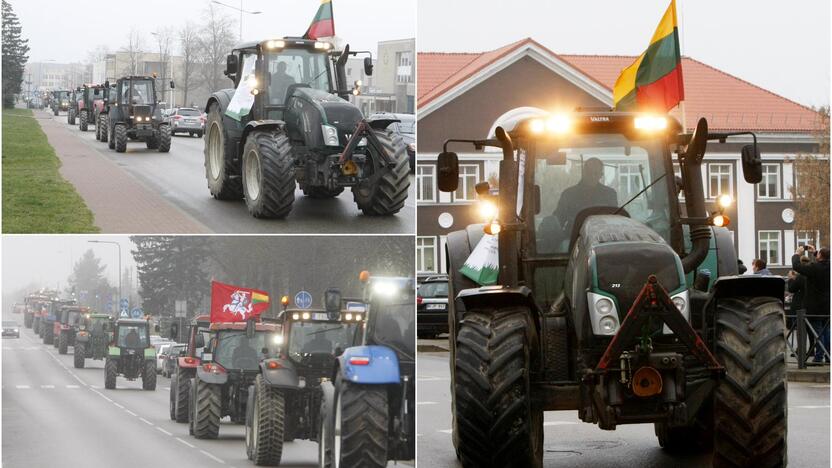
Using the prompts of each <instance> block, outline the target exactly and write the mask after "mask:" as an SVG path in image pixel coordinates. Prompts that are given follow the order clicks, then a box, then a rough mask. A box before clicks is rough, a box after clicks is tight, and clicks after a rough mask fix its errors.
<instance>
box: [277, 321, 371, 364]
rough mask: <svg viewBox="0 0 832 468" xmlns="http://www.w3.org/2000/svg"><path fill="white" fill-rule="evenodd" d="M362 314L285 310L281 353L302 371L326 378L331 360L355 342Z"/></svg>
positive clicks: (332, 362)
mask: <svg viewBox="0 0 832 468" xmlns="http://www.w3.org/2000/svg"><path fill="white" fill-rule="evenodd" d="M365 318H366V317H365V314H364V313H363V312H362V311H360V310H354V311H349V310H346V309H341V308H340V307H338V308H334V309H333V311H330V312H327V311H326V309H287V310H286V311H285V315H284V332H283V337H284V338H283V339H284V344H283V353H284V354H285V355H286V356H287V357H288V359H289V360H291V361H292V362H293V363H294V364H295V365H296V366H298V367H299V368H305V369H306V370H305V371H303V374H304V376H305V377H306V378H307V379H314V378H316V377H315V376H310V375H307V373H308V372H314V370H315V369H317V370H318V371H320V375H319V376H318V377H329V374H331V372H332V366H333V364H334V363H335V358H336V357H337V356H338V355H340V354H341V353H342V352H343V351H344V350H345V349H347V348H348V347H350V346H353V345H354V344H355V342H356V340H357V339H358V337H359V335H360V333H361V328H362V325H363V324H364V320H365Z"/></svg>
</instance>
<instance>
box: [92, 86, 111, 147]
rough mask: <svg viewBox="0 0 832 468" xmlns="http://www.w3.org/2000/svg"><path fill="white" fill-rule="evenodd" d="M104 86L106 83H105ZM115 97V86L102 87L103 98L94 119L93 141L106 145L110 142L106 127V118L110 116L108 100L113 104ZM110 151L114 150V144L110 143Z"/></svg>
mask: <svg viewBox="0 0 832 468" xmlns="http://www.w3.org/2000/svg"><path fill="white" fill-rule="evenodd" d="M105 85H106V83H105ZM115 97H116V86H115V85H110V86H104V89H103V96H102V99H101V109H100V110H99V112H98V114H97V117H96V119H95V139H96V140H98V141H100V142H102V143H107V142H110V141H111V140H110V138H109V134H108V130H107V125H108V116H109V114H110V100H111V99H112V100H113V103H115V100H116V99H115ZM109 147H110V149H115V143H114V142H112V143H111V144H110V145H109Z"/></svg>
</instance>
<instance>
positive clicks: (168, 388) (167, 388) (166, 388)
mask: <svg viewBox="0 0 832 468" xmlns="http://www.w3.org/2000/svg"><path fill="white" fill-rule="evenodd" d="M162 388H164V389H165V390H170V387H162Z"/></svg>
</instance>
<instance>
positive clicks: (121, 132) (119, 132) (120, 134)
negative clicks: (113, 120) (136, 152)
mask: <svg viewBox="0 0 832 468" xmlns="http://www.w3.org/2000/svg"><path fill="white" fill-rule="evenodd" d="M115 145H116V152H117V153H124V152H125V151H127V127H125V126H124V124H116V128H115Z"/></svg>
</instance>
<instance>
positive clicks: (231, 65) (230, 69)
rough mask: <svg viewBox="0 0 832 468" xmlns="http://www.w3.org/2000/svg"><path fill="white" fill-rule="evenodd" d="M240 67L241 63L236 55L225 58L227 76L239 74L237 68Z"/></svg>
mask: <svg viewBox="0 0 832 468" xmlns="http://www.w3.org/2000/svg"><path fill="white" fill-rule="evenodd" d="M238 67H239V62H238V60H237V56H236V55H234V54H228V56H226V57H225V76H228V77H231V76H234V75H236V74H237V68H238Z"/></svg>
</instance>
